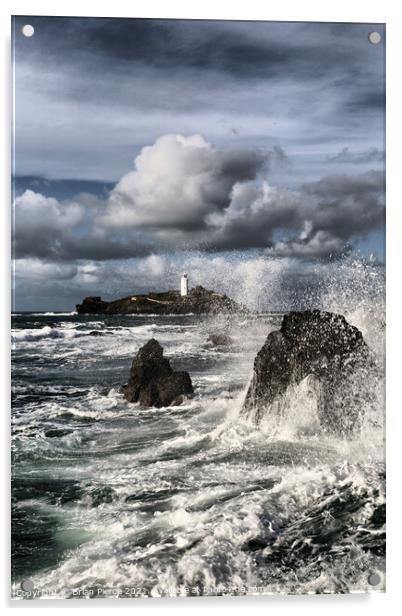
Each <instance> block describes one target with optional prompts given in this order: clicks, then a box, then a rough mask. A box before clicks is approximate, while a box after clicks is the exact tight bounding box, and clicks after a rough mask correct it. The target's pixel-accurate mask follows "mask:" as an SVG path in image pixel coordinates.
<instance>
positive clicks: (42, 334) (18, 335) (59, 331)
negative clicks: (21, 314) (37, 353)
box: [11, 325, 83, 342]
mask: <svg viewBox="0 0 402 616" xmlns="http://www.w3.org/2000/svg"><path fill="white" fill-rule="evenodd" d="M79 335H83V334H82V332H77V331H76V330H75V329H74V328H56V327H50V326H49V325H45V326H44V327H41V328H38V329H15V330H13V331H12V332H11V340H12V342H34V341H37V340H42V339H44V338H65V339H71V338H74V337H75V336H79Z"/></svg>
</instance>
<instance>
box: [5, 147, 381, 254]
mask: <svg viewBox="0 0 402 616" xmlns="http://www.w3.org/2000/svg"><path fill="white" fill-rule="evenodd" d="M274 159H279V161H280V162H282V161H283V160H286V159H287V156H286V154H285V152H284V151H283V150H282V149H278V148H276V149H274V150H273V151H271V152H269V153H265V154H262V153H260V152H257V151H253V150H244V149H233V150H219V149H217V148H215V147H213V146H211V144H209V143H208V142H207V141H205V139H203V138H202V137H201V136H200V135H193V136H192V137H183V136H182V135H164V136H163V137H160V138H159V139H158V140H157V141H156V142H155V144H153V145H152V146H147V147H146V148H144V149H143V150H142V152H141V153H140V155H139V156H138V157H137V159H136V161H135V168H134V170H133V171H131V172H130V173H128V174H127V175H125V176H123V178H122V179H121V180H120V181H119V182H118V184H117V185H116V187H115V188H114V189H113V190H112V191H111V193H110V196H109V197H108V199H107V200H100V199H98V198H96V197H94V196H93V195H88V194H85V193H84V194H80V195H78V196H77V197H76V198H75V199H73V200H65V201H58V200H57V199H55V198H52V197H45V196H44V195H42V194H40V193H36V192H34V191H32V190H26V191H25V192H24V193H23V194H22V195H20V196H18V197H17V198H16V199H15V237H14V241H15V254H16V256H17V257H19V258H21V257H23V258H27V257H40V258H52V259H53V260H60V261H61V260H63V261H69V260H74V259H77V260H85V259H86V260H96V261H101V260H113V259H125V258H130V257H136V256H144V255H147V254H150V253H151V252H163V251H174V250H183V249H199V248H202V249H204V250H207V251H222V250H234V249H242V250H244V249H250V248H261V249H267V251H268V252H267V254H270V255H275V256H279V257H283V256H295V257H298V258H302V259H312V258H314V257H320V258H324V257H328V258H332V257H333V256H334V255H338V254H341V253H343V252H345V250H348V247H349V246H350V245H351V244H352V243H353V241H355V240H356V239H357V238H359V237H362V236H364V235H366V234H367V233H370V232H372V231H373V230H376V229H379V228H381V227H382V225H383V223H384V202H383V199H384V175H383V173H381V172H376V171H371V172H367V173H364V174H360V175H348V174H338V175H328V176H325V177H323V178H321V179H320V180H318V181H316V182H309V183H305V184H303V185H302V186H300V187H299V188H298V189H297V190H289V189H286V188H283V187H275V186H271V185H270V184H269V183H268V182H267V174H268V173H269V163H270V162H271V161H272V160H274ZM281 235H282V237H281Z"/></svg>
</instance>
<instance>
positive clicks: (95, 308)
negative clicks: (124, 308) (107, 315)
mask: <svg viewBox="0 0 402 616" xmlns="http://www.w3.org/2000/svg"><path fill="white" fill-rule="evenodd" d="M107 305H108V303H107V302H104V301H102V299H101V298H100V297H86V298H85V299H84V300H83V302H82V304H78V305H77V306H76V310H77V312H78V314H103V313H104V312H105V310H106V307H107Z"/></svg>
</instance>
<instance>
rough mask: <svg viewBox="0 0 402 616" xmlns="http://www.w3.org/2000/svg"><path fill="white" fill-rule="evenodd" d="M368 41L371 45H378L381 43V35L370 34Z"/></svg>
mask: <svg viewBox="0 0 402 616" xmlns="http://www.w3.org/2000/svg"><path fill="white" fill-rule="evenodd" d="M368 40H369V41H370V43H371V44H372V45H378V43H381V34H380V33H379V32H370V34H369V35H368Z"/></svg>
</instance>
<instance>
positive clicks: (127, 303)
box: [76, 286, 246, 314]
mask: <svg viewBox="0 0 402 616" xmlns="http://www.w3.org/2000/svg"><path fill="white" fill-rule="evenodd" d="M76 310H77V313H78V314H188V313H193V314H217V313H222V312H229V313H231V312H240V311H246V309H245V308H244V307H241V306H239V304H237V303H236V302H235V301H233V300H232V299H230V298H229V297H227V295H223V294H221V293H215V292H214V291H209V290H208V289H204V287H200V286H199V287H194V289H191V290H190V291H189V293H188V295H186V296H181V295H180V293H179V291H166V292H164V293H148V294H147V295H130V296H129V297H124V298H122V299H117V300H114V301H112V302H105V301H102V299H101V298H100V297H86V298H85V299H84V300H83V302H82V304H77V306H76Z"/></svg>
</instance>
